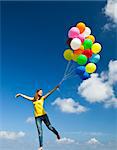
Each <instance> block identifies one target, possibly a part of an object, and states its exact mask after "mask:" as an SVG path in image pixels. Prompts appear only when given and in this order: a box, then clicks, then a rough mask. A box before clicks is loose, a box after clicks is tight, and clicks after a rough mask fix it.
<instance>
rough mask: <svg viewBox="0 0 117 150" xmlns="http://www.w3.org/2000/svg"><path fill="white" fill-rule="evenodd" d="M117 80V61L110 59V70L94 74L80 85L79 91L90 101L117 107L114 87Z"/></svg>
mask: <svg viewBox="0 0 117 150" xmlns="http://www.w3.org/2000/svg"><path fill="white" fill-rule="evenodd" d="M116 82H117V61H116V60H115V61H110V63H109V70H108V71H107V72H102V73H101V74H100V75H99V74H92V76H91V78H89V79H88V80H85V81H83V82H82V83H81V85H80V86H79V87H78V93H79V94H80V95H81V96H82V97H84V98H85V99H86V100H87V101H88V102H90V103H95V102H99V103H101V102H103V103H104V104H105V106H106V107H109V106H113V107H117V101H116V95H115V91H114V89H113V86H114V84H116Z"/></svg>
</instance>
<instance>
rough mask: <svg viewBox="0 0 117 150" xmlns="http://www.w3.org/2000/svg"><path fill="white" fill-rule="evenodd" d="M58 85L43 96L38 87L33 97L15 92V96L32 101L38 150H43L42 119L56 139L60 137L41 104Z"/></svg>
mask: <svg viewBox="0 0 117 150" xmlns="http://www.w3.org/2000/svg"><path fill="white" fill-rule="evenodd" d="M58 87H59V85H57V86H56V87H55V88H54V89H53V90H51V91H50V92H48V93H47V94H46V95H44V96H43V91H42V89H39V90H37V91H36V93H35V96H34V97H29V96H26V95H24V94H20V93H19V94H16V97H19V96H21V97H23V98H25V99H27V100H30V101H32V102H33V105H34V116H35V122H36V126H37V131H38V136H39V144H40V147H39V150H43V129H42V121H43V122H44V123H45V125H46V126H47V127H48V129H49V130H50V131H52V132H53V133H54V134H55V135H56V136H57V139H60V136H59V134H58V132H57V131H56V129H55V128H54V127H53V126H52V125H51V123H50V121H49V118H48V115H47V113H46V112H45V110H44V107H43V104H44V100H45V99H46V98H47V97H48V96H49V95H51V94H52V93H53V92H54V91H55V90H56V89H57V88H58Z"/></svg>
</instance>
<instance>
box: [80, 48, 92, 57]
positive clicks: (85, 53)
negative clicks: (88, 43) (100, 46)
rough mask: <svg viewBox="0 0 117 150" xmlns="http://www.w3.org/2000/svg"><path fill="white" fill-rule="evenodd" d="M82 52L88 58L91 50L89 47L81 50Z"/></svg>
mask: <svg viewBox="0 0 117 150" xmlns="http://www.w3.org/2000/svg"><path fill="white" fill-rule="evenodd" d="M82 54H84V55H85V56H87V57H88V58H90V57H91V56H92V54H93V52H92V50H90V49H86V50H84V51H83V53H82Z"/></svg>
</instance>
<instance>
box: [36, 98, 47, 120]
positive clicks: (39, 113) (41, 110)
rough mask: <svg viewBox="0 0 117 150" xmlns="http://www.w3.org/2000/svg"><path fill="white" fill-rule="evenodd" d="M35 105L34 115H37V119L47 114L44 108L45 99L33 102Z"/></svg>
mask: <svg viewBox="0 0 117 150" xmlns="http://www.w3.org/2000/svg"><path fill="white" fill-rule="evenodd" d="M33 104H34V115H35V117H39V116H42V115H45V114H46V112H45V110H44V108H43V104H44V98H43V97H41V99H39V100H37V101H35V102H33Z"/></svg>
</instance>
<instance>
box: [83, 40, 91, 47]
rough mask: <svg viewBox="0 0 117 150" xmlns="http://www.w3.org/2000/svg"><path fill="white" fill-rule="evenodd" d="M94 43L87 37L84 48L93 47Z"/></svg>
mask: <svg viewBox="0 0 117 150" xmlns="http://www.w3.org/2000/svg"><path fill="white" fill-rule="evenodd" d="M92 45H93V42H92V40H90V39H86V40H85V41H84V43H83V46H84V49H91V47H92Z"/></svg>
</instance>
